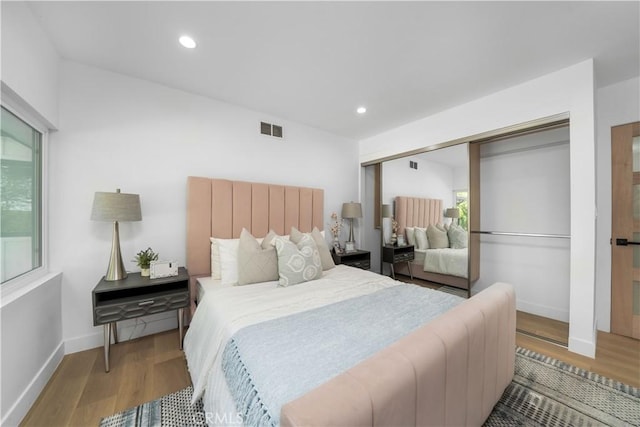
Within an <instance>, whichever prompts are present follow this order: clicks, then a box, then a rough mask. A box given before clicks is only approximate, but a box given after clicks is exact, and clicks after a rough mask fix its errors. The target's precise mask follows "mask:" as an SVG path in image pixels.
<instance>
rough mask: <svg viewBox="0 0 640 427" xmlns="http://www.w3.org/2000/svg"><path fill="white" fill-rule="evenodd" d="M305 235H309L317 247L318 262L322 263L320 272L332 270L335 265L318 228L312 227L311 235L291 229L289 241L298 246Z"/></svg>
mask: <svg viewBox="0 0 640 427" xmlns="http://www.w3.org/2000/svg"><path fill="white" fill-rule="evenodd" d="M305 234H310V235H311V237H312V238H313V241H314V242H315V243H316V246H317V247H318V253H319V254H320V262H322V270H323V271H326V270H331V269H332V268H334V267H335V266H336V264H335V263H334V262H333V258H332V257H331V252H329V246H328V245H327V241H326V240H324V237H322V233H320V230H318V227H313V230H312V231H311V233H302V232H301V231H300V230H298V229H297V228H295V227H291V235H290V240H291V241H292V242H293V243H295V244H298V242H300V240H301V239H302V236H304V235H305Z"/></svg>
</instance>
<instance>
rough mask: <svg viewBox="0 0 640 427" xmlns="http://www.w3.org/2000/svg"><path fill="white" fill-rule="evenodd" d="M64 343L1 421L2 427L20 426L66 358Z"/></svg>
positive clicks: (59, 345) (52, 354) (54, 352)
mask: <svg viewBox="0 0 640 427" xmlns="http://www.w3.org/2000/svg"><path fill="white" fill-rule="evenodd" d="M63 344H64V342H62V341H61V342H60V344H58V347H56V349H55V350H54V351H53V352H52V353H51V355H50V356H49V358H48V359H47V361H46V362H45V364H44V365H42V368H40V370H39V371H38V373H37V374H36V375H35V376H34V377H33V379H32V380H31V382H30V383H29V385H28V386H27V388H26V389H25V390H24V391H23V392H22V393H21V394H20V396H19V397H18V399H17V400H16V402H15V403H14V404H13V406H12V407H11V408H10V409H9V410H8V411H7V412H6V414H5V416H4V418H2V421H0V425H3V426H17V425H19V424H20V422H21V421H22V419H23V418H24V416H25V415H27V412H29V409H31V406H32V405H33V403H34V402H35V401H36V399H37V398H38V396H40V393H41V392H42V390H43V389H44V386H46V385H47V383H48V382H49V379H50V378H51V376H52V375H53V373H54V372H55V370H56V368H57V367H58V365H59V364H60V362H62V358H63V357H64V345H63Z"/></svg>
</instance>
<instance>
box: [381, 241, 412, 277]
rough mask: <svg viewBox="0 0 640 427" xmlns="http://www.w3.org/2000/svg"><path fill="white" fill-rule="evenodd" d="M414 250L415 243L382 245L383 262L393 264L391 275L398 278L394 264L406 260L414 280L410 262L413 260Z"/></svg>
mask: <svg viewBox="0 0 640 427" xmlns="http://www.w3.org/2000/svg"><path fill="white" fill-rule="evenodd" d="M413 258H414V252H413V245H407V246H391V245H384V246H383V247H382V262H388V263H389V265H390V266H391V277H393V278H394V279H395V278H396V272H395V271H394V269H393V264H396V263H399V262H406V263H407V268H408V269H409V274H410V275H411V279H412V280H413V273H412V272H411V265H409V263H410V262H411V261H413Z"/></svg>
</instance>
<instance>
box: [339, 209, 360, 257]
mask: <svg viewBox="0 0 640 427" xmlns="http://www.w3.org/2000/svg"><path fill="white" fill-rule="evenodd" d="M342 218H346V219H348V220H349V240H347V242H346V243H345V246H346V249H347V251H355V250H356V241H355V239H354V237H353V220H354V219H355V218H362V205H361V204H360V203H355V202H350V203H343V204H342Z"/></svg>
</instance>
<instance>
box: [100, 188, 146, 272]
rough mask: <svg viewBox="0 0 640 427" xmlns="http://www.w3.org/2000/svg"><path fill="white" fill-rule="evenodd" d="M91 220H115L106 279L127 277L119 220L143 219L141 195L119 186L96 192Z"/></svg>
mask: <svg viewBox="0 0 640 427" xmlns="http://www.w3.org/2000/svg"><path fill="white" fill-rule="evenodd" d="M91 220H93V221H108V222H113V237H112V240H111V258H110V259H109V267H108V268H107V274H106V275H105V277H104V279H105V280H108V281H114V280H122V279H126V277H127V271H126V270H125V268H124V264H123V263H122V253H121V252H120V233H119V231H118V222H119V221H141V220H142V213H141V212H140V196H139V195H137V194H126V193H121V192H120V189H119V188H118V189H117V190H116V192H115V193H103V192H96V194H95V196H94V198H93V208H92V209H91Z"/></svg>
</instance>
